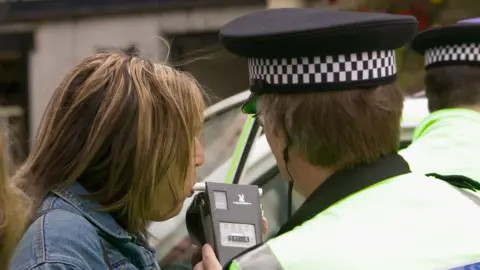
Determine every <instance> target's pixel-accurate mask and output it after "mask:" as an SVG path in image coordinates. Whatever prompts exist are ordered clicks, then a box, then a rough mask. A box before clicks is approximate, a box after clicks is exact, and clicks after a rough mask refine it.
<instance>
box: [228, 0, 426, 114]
mask: <svg viewBox="0 0 480 270" xmlns="http://www.w3.org/2000/svg"><path fill="white" fill-rule="evenodd" d="M417 27H418V26H417V20H416V19H415V18H414V17H411V16H403V15H391V14H383V13H367V12H347V11H332V10H321V9H301V8H282V9H269V10H265V11H260V12H256V13H252V14H248V15H245V16H242V17H240V18H237V19H234V20H233V21H231V22H229V23H227V24H226V25H224V26H223V27H222V28H221V30H220V41H221V43H222V44H223V45H224V47H225V48H226V49H227V50H228V51H230V52H232V53H233V54H236V55H239V56H242V57H245V58H247V59H248V68H249V75H250V90H251V91H252V92H253V94H255V95H259V94H264V93H305V92H327V91H336V90H348V89H358V88H371V87H375V86H379V85H384V84H390V83H392V82H394V81H395V78H396V61H395V49H397V48H400V47H402V46H404V45H405V44H407V43H408V42H409V41H410V40H411V39H412V38H413V36H414V35H415V33H416V30H417ZM254 101H255V99H251V100H250V102H248V103H247V104H246V106H244V108H243V110H244V112H245V113H255V106H254Z"/></svg>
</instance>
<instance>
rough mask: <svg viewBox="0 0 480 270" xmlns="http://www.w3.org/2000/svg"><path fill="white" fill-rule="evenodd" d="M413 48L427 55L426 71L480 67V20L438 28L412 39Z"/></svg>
mask: <svg viewBox="0 0 480 270" xmlns="http://www.w3.org/2000/svg"><path fill="white" fill-rule="evenodd" d="M411 46H412V49H413V50H415V51H416V52H418V53H420V54H423V55H424V56H425V68H426V69H429V68H433V67H438V66H448V65H479V64H480V18H475V19H468V20H463V21H459V22H458V23H457V24H454V25H448V26H441V27H434V28H431V29H428V30H425V31H423V32H420V33H419V34H418V35H417V36H416V37H415V38H414V39H413V40H412V45H411Z"/></svg>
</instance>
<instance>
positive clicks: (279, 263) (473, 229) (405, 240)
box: [228, 173, 480, 270]
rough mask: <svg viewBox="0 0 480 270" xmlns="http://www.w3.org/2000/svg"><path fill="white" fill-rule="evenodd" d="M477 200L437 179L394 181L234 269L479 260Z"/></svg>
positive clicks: (336, 268)
mask: <svg viewBox="0 0 480 270" xmlns="http://www.w3.org/2000/svg"><path fill="white" fill-rule="evenodd" d="M465 194H467V195H468V196H466V195H465ZM472 198H474V199H475V200H477V201H475V200H474V199H472ZM478 200H479V198H478V196H477V195H476V194H474V193H473V192H472V193H469V191H464V190H460V189H458V188H456V187H454V186H453V185H451V184H449V183H447V182H445V181H442V180H439V179H437V178H433V177H427V176H425V175H423V174H418V173H408V174H403V175H400V176H395V177H392V178H389V179H387V180H384V181H381V182H379V183H377V184H375V185H372V186H370V187H368V188H365V189H363V190H361V191H360V192H357V193H354V194H352V195H350V196H348V197H346V198H344V199H343V200H340V201H338V202H337V203H335V204H333V205H332V206H330V207H329V208H327V209H326V210H324V211H322V212H320V213H319V214H317V215H316V216H314V217H313V218H311V219H310V220H308V221H306V222H304V223H303V224H301V225H300V226H298V227H296V228H295V229H293V230H291V231H289V232H287V233H285V234H283V235H280V236H278V237H276V238H274V239H271V240H269V241H267V242H266V243H264V244H263V245H261V246H258V247H256V248H255V249H254V250H251V251H249V252H247V253H245V254H243V255H241V256H239V257H237V258H236V259H235V260H234V261H233V262H232V263H231V264H230V266H229V267H228V268H229V269H265V270H268V269H286V270H293V269H295V270H307V269H312V270H313V269H320V270H322V269H323V270H352V269H359V270H362V269H368V270H375V269H378V270H384V269H389V270H395V269H399V270H400V269H402V270H404V269H408V270H417V269H418V270H428V269H452V268H455V267H457V266H460V265H468V264H470V263H472V262H475V261H477V260H479V261H480V234H479V233H478V231H479V228H480V206H479V204H478Z"/></svg>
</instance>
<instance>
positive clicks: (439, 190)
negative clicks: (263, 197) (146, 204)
mask: <svg viewBox="0 0 480 270" xmlns="http://www.w3.org/2000/svg"><path fill="white" fill-rule="evenodd" d="M416 29H417V21H416V20H415V19H414V18H413V17H410V16H400V15H389V14H376V13H358V12H344V11H325V10H318V9H271V10H266V11H261V12H257V13H253V14H249V15H246V16H243V17H240V18H238V19H235V20H233V21H231V22H229V23H228V24H226V25H225V26H224V27H223V28H222V29H221V31H220V38H221V42H222V43H223V44H224V46H225V48H226V49H227V50H229V51H230V52H232V53H234V54H236V55H239V56H242V57H245V58H247V59H248V65H249V72H250V79H251V81H250V89H251V91H252V93H253V95H252V96H251V98H250V100H249V101H248V102H247V104H245V106H244V107H243V110H244V112H245V113H254V114H256V115H257V117H258V118H259V119H260V121H261V122H262V124H263V125H264V131H265V134H266V137H267V140H268V143H269V145H270V147H271V149H272V152H273V154H274V155H275V158H276V161H277V163H278V166H279V169H280V172H281V174H282V176H283V177H284V179H285V180H287V181H289V182H291V183H292V182H293V186H294V189H295V190H296V191H298V192H299V193H300V194H302V195H303V196H304V197H306V198H307V199H306V201H305V203H304V204H303V205H302V206H301V207H300V208H299V209H298V210H297V212H296V213H295V214H294V215H293V216H292V217H291V218H290V219H289V220H288V221H287V222H286V224H284V225H283V227H282V228H281V229H280V232H279V234H278V235H277V237H275V238H273V239H270V240H269V241H267V242H266V243H264V244H261V245H259V246H256V247H254V248H252V249H250V250H248V251H247V252H245V253H243V254H240V255H239V256H238V257H236V258H235V259H234V260H233V261H232V262H231V263H228V264H227V265H226V266H225V268H226V269H265V270H268V269H287V270H291V269H295V270H305V269H332V270H344V269H348V270H350V269H369V270H370V269H408V270H416V269H419V270H425V269H436V268H442V267H443V268H448V267H453V266H456V265H465V264H468V263H469V262H470V261H474V260H476V259H480V236H479V234H478V233H477V231H478V228H480V207H479V205H477V204H475V203H474V202H473V201H471V200H470V199H469V198H467V197H466V196H465V195H463V194H462V193H460V192H458V189H457V188H456V187H454V186H452V185H450V184H448V183H447V182H444V181H442V180H438V179H436V178H432V177H426V176H424V175H421V174H413V173H411V172H410V169H409V167H408V164H407V163H406V162H405V160H404V159H403V158H402V157H401V156H400V155H398V154H397V153H396V149H398V146H399V133H400V118H401V114H402V107H403V96H402V93H401V92H400V91H399V90H398V89H397V88H396V87H395V86H394V85H393V83H394V81H395V77H396V66H395V65H396V63H395V51H394V50H395V49H397V48H400V47H402V46H404V45H405V44H406V43H408V42H409V41H410V39H411V38H412V37H413V36H414V34H415V32H416ZM203 255H204V257H203V261H202V262H200V263H198V264H197V265H196V266H195V269H197V270H198V269H209V270H212V269H215V270H216V269H221V268H222V266H220V265H219V263H218V261H217V260H216V258H215V255H214V253H213V251H212V249H211V247H209V246H205V247H204V248H203Z"/></svg>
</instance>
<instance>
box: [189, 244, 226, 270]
mask: <svg viewBox="0 0 480 270" xmlns="http://www.w3.org/2000/svg"><path fill="white" fill-rule="evenodd" d="M193 270H222V266H221V265H220V263H219V262H218V260H217V256H215V252H214V251H213V248H212V247H211V246H210V245H209V244H206V245H204V246H203V248H202V261H201V262H199V263H197V265H195V267H194V268H193Z"/></svg>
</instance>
